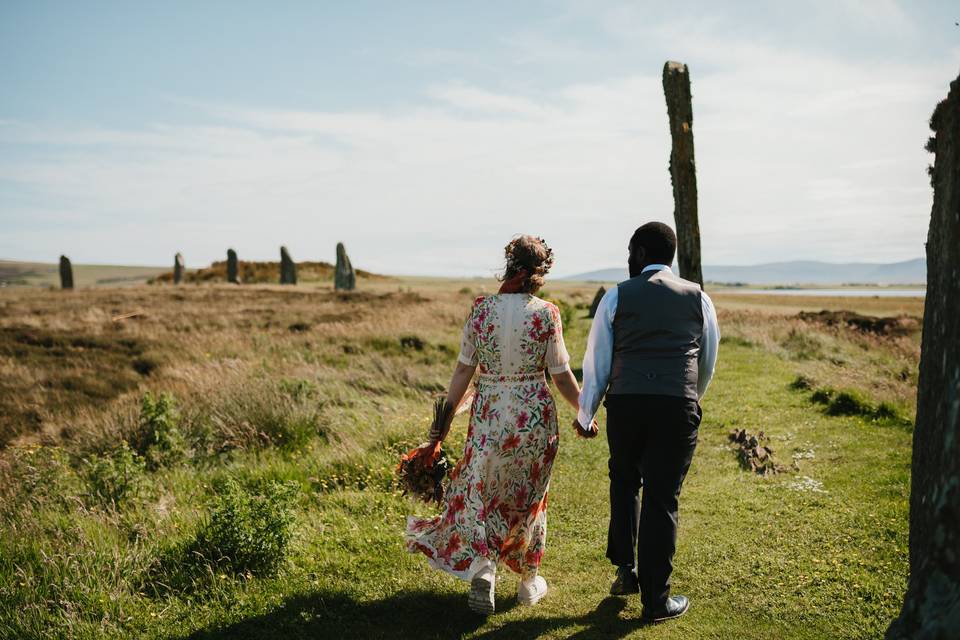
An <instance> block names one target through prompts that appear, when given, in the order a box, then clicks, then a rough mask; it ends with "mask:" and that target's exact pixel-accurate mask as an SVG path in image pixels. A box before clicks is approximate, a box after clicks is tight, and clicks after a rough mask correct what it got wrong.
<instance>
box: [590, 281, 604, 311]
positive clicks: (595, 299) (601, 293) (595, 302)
mask: <svg viewBox="0 0 960 640" xmlns="http://www.w3.org/2000/svg"><path fill="white" fill-rule="evenodd" d="M606 293H607V290H606V289H604V288H603V287H600V288H599V289H597V295H595V296H593V302H592V303H590V317H591V318H593V317H594V316H596V315H597V307H599V306H600V301H601V300H603V296H604V295H605V294H606Z"/></svg>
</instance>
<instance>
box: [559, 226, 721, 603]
mask: <svg viewBox="0 0 960 640" xmlns="http://www.w3.org/2000/svg"><path fill="white" fill-rule="evenodd" d="M676 249H677V237H676V235H675V234H674V232H673V230H672V229H671V228H670V227H668V226H667V225H665V224H663V223H660V222H650V223H648V224H645V225H643V226H642V227H640V228H639V229H637V230H636V232H634V234H633V237H632V238H631V239H630V247H629V251H630V257H629V262H628V264H629V267H630V279H629V280H626V281H624V282H621V283H620V284H619V285H617V287H616V288H614V289H611V290H610V291H608V292H607V293H606V295H605V296H604V297H603V298H602V299H601V301H600V306H599V307H598V309H597V313H596V317H595V319H594V321H593V325H592V326H591V328H590V336H589V338H588V339H587V352H586V355H585V356H584V359H583V390H582V391H581V394H580V412H579V414H578V416H577V419H576V420H575V421H574V427H575V428H576V429H577V432H578V433H579V434H580V435H581V436H584V437H588V438H592V437H594V436H596V435H597V429H596V427H595V426H591V427H588V428H584V427H583V426H582V425H593V417H594V415H595V414H596V412H597V408H598V407H599V405H600V400H601V398H602V397H603V396H604V394H605V395H606V401H605V403H604V406H606V408H607V442H608V444H609V447H610V461H609V467H610V526H609V530H608V536H607V557H608V558H609V559H610V561H611V562H612V563H613V564H614V565H615V566H616V567H617V576H616V580H615V581H614V583H613V586H612V587H611V589H610V593H611V594H613V595H626V594H631V593H638V592H639V593H640V599H641V602H642V603H643V617H644V618H645V619H648V620H653V621H660V620H667V619H670V618H676V617H677V616H680V615H683V613H685V612H686V610H687V608H688V607H689V605H690V603H689V600H688V599H687V598H686V597H684V596H673V597H671V596H670V574H671V573H672V571H673V554H674V551H675V549H676V542H677V510H678V502H679V498H680V488H681V486H682V485H683V480H684V478H685V477H686V475H687V470H688V469H689V468H690V461H691V460H692V459H693V451H694V448H695V447H696V445H697V433H698V429H699V426H700V420H701V418H702V416H703V414H702V412H701V410H700V402H699V401H700V399H701V398H702V397H703V394H704V392H705V391H706V389H707V385H708V384H709V383H710V378H711V377H712V376H713V369H714V366H715V364H716V360H717V346H718V345H719V342H720V331H719V328H718V326H717V315H716V312H715V311H714V307H713V303H712V302H711V300H710V298H709V297H708V296H707V294H706V293H704V292H703V291H702V290H701V289H700V285H698V284H696V283H693V282H689V281H687V280H683V279H682V278H680V277H678V276H675V275H674V274H673V272H672V271H671V270H670V267H669V265H670V264H672V263H673V258H674V254H675V253H676ZM641 486H642V487H643V498H642V500H640V499H639V494H640V488H641ZM634 552H636V556H634ZM634 567H636V570H635V569H634Z"/></svg>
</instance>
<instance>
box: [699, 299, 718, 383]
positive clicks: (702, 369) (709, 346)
mask: <svg viewBox="0 0 960 640" xmlns="http://www.w3.org/2000/svg"><path fill="white" fill-rule="evenodd" d="M700 299H701V305H702V307H703V340H702V341H701V344H700V355H699V356H698V357H697V370H698V373H697V395H698V396H699V397H700V398H701V399H702V398H703V394H705V393H706V392H707V387H708V386H709V385H710V380H711V379H712V378H713V371H714V369H715V368H716V366H717V352H718V351H719V348H720V324H719V323H718V322H717V311H716V309H715V308H714V306H713V300H711V299H710V296H708V295H707V294H706V293H703V294H701V296H700Z"/></svg>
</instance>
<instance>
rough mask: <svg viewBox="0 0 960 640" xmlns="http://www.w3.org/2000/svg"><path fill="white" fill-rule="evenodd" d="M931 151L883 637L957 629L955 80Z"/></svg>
mask: <svg viewBox="0 0 960 640" xmlns="http://www.w3.org/2000/svg"><path fill="white" fill-rule="evenodd" d="M930 128H931V129H933V131H934V137H932V138H930V141H929V142H928V143H927V150H929V151H932V152H933V153H935V154H936V160H935V162H934V165H933V167H932V168H931V169H930V181H931V183H932V184H933V210H932V212H931V214H930V229H929V231H928V232H927V297H926V301H925V303H924V315H923V345H922V347H921V350H920V381H919V383H918V387H917V418H916V426H915V427H914V431H913V461H912V471H911V473H912V479H911V487H910V579H909V581H908V583H907V593H906V596H905V597H904V602H903V609H902V611H901V612H900V616H899V617H898V618H897V619H896V620H895V621H894V622H893V624H891V625H890V628H889V629H888V630H887V636H886V637H887V638H888V639H891V640H893V639H896V640H900V639H901V638H904V639H905V638H931V639H933V638H956V637H958V635H957V634H958V633H960V314H958V310H960V77H958V78H957V79H956V80H954V81H953V82H952V83H951V84H950V93H949V94H948V95H947V99H946V100H944V101H943V102H941V103H940V104H939V105H937V108H936V110H934V112H933V117H932V118H931V119H930Z"/></svg>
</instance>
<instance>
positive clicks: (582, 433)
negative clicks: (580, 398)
mask: <svg viewBox="0 0 960 640" xmlns="http://www.w3.org/2000/svg"><path fill="white" fill-rule="evenodd" d="M573 428H574V429H575V430H576V432H577V437H578V438H596V437H597V434H598V433H600V427H599V426H598V425H597V421H596V420H594V421H593V422H591V423H590V427H589V428H586V429H585V428H583V427H582V426H580V421H579V420H577V419H576V418H574V419H573Z"/></svg>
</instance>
